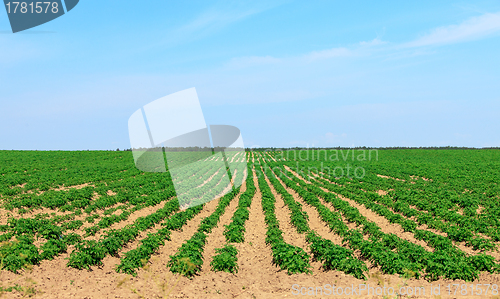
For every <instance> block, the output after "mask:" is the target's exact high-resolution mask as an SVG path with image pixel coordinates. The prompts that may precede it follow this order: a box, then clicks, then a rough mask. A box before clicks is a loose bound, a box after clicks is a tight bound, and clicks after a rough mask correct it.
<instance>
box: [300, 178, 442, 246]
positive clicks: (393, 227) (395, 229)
mask: <svg viewBox="0 0 500 299" xmlns="http://www.w3.org/2000/svg"><path fill="white" fill-rule="evenodd" d="M297 177H298V176H297ZM298 178H300V177H298ZM300 179H302V178H300ZM304 181H305V180H304ZM305 182H306V181H305ZM318 187H319V188H321V190H323V191H325V192H328V193H332V194H335V195H336V196H338V197H339V198H340V199H342V200H343V201H346V202H348V203H349V204H350V205H351V206H352V207H354V208H356V209H358V211H359V212H360V214H361V215H363V216H364V217H366V218H367V219H368V220H369V221H372V222H374V223H375V224H377V225H378V226H379V227H380V230H381V231H382V232H384V233H386V234H395V235H396V236H398V237H399V238H401V239H403V240H407V241H409V242H412V243H414V244H417V245H420V246H422V247H423V248H424V249H425V250H427V251H429V252H433V251H434V249H433V248H431V247H429V246H427V243H425V242H424V241H422V240H417V239H416V238H415V236H413V234H412V233H411V232H405V231H404V230H403V228H402V227H401V225H399V224H397V223H390V222H389V220H387V218H385V217H383V216H380V215H378V214H377V213H375V212H373V211H372V210H370V209H368V208H366V207H365V206H363V205H360V204H358V203H357V202H355V201H354V200H351V199H349V198H346V197H344V196H342V195H340V194H337V193H335V192H332V191H330V190H328V189H326V188H323V187H321V186H319V185H318Z"/></svg>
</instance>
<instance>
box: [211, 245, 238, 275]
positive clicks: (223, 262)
mask: <svg viewBox="0 0 500 299" xmlns="http://www.w3.org/2000/svg"><path fill="white" fill-rule="evenodd" d="M215 253H216V255H215V256H214V259H213V260H212V262H211V263H210V266H212V271H224V272H229V273H237V272H238V258H237V257H236V256H237V254H238V250H237V249H236V247H234V246H233V245H229V244H226V245H225V246H224V247H222V248H216V249H215Z"/></svg>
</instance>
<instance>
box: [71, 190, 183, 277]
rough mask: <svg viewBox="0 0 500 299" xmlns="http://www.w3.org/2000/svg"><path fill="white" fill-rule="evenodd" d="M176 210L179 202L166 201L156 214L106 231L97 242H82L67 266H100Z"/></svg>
mask: <svg viewBox="0 0 500 299" xmlns="http://www.w3.org/2000/svg"><path fill="white" fill-rule="evenodd" d="M178 210H179V202H178V201H177V200H175V198H174V199H171V200H169V201H167V202H166V203H165V205H164V206H163V208H161V209H158V210H157V211H156V212H154V213H152V214H150V215H147V216H143V217H139V218H137V219H136V220H135V221H134V223H133V224H129V225H127V226H125V227H124V228H122V229H117V230H115V229H112V230H109V231H106V232H105V233H104V235H102V236H101V238H100V239H99V240H98V241H95V240H82V241H81V242H79V243H77V244H76V245H75V250H74V251H73V252H71V254H70V257H69V261H68V263H67V265H68V266H69V267H73V268H77V269H83V268H85V269H89V268H90V266H95V265H102V259H104V257H106V256H107V255H113V254H116V253H117V252H118V250H120V249H121V248H122V247H123V246H124V245H125V244H127V243H129V242H131V241H132V240H134V239H135V238H137V236H138V235H139V233H140V232H141V231H144V230H146V229H149V228H151V227H153V226H154V225H155V224H158V223H160V222H161V221H162V220H163V219H165V218H167V217H169V216H171V215H172V214H173V213H174V212H176V211H178Z"/></svg>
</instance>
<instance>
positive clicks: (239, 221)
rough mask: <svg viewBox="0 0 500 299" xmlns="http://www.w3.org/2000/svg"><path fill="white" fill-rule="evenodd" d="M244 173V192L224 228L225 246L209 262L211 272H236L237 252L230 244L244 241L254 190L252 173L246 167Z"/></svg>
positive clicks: (248, 167)
mask: <svg viewBox="0 0 500 299" xmlns="http://www.w3.org/2000/svg"><path fill="white" fill-rule="evenodd" d="M246 172H247V177H246V181H245V182H246V183H245V184H246V190H245V192H243V193H242V194H241V195H240V198H239V201H238V208H237V209H236V211H235V212H234V214H233V217H232V218H231V223H230V224H228V225H225V226H224V236H225V238H226V244H225V245H224V246H223V247H221V248H216V249H215V252H216V255H215V256H214V257H213V260H212V262H210V266H211V267H212V270H213V271H224V272H229V273H236V272H238V258H237V255H238V250H237V249H236V247H235V246H234V245H232V244H231V243H243V242H244V240H245V231H246V229H245V222H246V221H247V220H248V218H249V215H250V211H249V210H248V209H249V208H250V205H251V203H252V199H253V197H254V195H255V190H256V188H255V185H254V182H253V175H250V174H251V173H252V170H251V168H250V166H247V168H246Z"/></svg>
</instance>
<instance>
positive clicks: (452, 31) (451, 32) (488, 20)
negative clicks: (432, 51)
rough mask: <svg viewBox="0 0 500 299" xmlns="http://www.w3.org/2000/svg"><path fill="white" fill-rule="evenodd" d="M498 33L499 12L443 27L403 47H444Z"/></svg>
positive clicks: (499, 23) (499, 28)
mask: <svg viewBox="0 0 500 299" xmlns="http://www.w3.org/2000/svg"><path fill="white" fill-rule="evenodd" d="M498 32H500V12H497V13H486V14H483V15H481V16H477V17H472V18H470V19H468V20H466V21H464V22H463V23H461V24H458V25H450V26H443V27H439V28H436V29H434V30H432V31H431V32H430V33H429V34H427V35H424V36H422V37H420V38H417V39H416V40H414V41H411V42H409V43H406V44H403V45H402V46H403V47H422V46H433V45H444V44H452V43H459V42H465V41H470V40H475V39H479V38H482V37H486V36H489V35H492V34H495V33H498Z"/></svg>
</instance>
